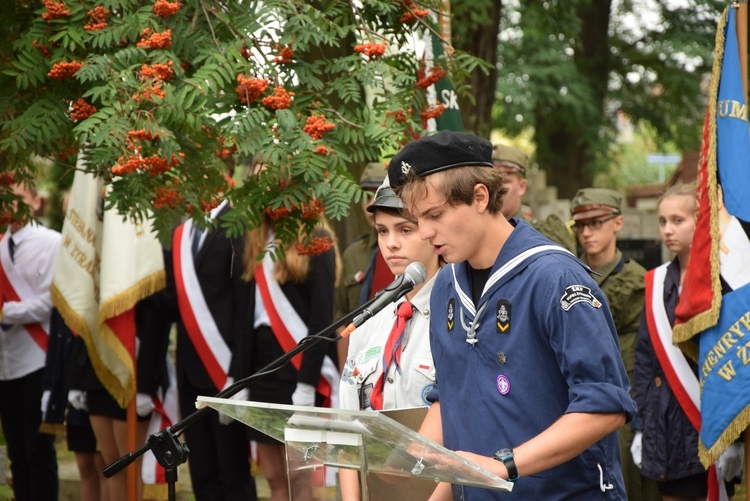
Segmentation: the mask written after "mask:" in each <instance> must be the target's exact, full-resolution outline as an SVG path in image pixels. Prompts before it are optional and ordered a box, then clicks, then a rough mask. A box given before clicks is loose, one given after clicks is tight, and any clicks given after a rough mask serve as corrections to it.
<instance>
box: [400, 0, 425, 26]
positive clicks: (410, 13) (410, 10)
mask: <svg viewBox="0 0 750 501" xmlns="http://www.w3.org/2000/svg"><path fill="white" fill-rule="evenodd" d="M416 7H417V6H416V4H415V3H413V2H412V1H411V0H404V10H405V12H404V13H403V14H402V15H401V18H400V19H399V21H401V22H402V23H409V22H411V21H416V20H417V18H419V19H422V18H424V17H426V16H427V15H429V13H430V11H429V10H427V9H418V8H416Z"/></svg>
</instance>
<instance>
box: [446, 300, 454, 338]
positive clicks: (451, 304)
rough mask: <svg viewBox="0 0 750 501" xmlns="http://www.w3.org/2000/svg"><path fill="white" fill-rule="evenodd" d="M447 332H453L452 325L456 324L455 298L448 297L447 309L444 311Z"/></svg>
mask: <svg viewBox="0 0 750 501" xmlns="http://www.w3.org/2000/svg"><path fill="white" fill-rule="evenodd" d="M446 319H447V325H446V327H447V328H448V332H453V327H454V326H455V325H456V300H455V298H450V299H449V300H448V311H447V313H446Z"/></svg>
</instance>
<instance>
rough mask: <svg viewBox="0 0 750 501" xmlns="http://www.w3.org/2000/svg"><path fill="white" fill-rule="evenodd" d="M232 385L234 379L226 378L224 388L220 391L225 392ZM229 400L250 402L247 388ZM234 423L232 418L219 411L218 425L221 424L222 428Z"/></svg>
mask: <svg viewBox="0 0 750 501" xmlns="http://www.w3.org/2000/svg"><path fill="white" fill-rule="evenodd" d="M233 384H234V378H232V377H228V378H227V382H226V383H225V384H224V388H222V389H221V391H224V390H226V389H227V388H229V387H230V386H232V385H233ZM229 398H230V400H250V392H249V391H248V390H247V388H242V389H241V390H240V391H238V392H237V393H235V394H234V395H232V396H231V397H229ZM233 421H234V418H233V417H230V416H228V415H227V414H224V413H223V412H221V411H219V423H220V424H223V425H224V426H227V425H229V424H231V423H232V422H233Z"/></svg>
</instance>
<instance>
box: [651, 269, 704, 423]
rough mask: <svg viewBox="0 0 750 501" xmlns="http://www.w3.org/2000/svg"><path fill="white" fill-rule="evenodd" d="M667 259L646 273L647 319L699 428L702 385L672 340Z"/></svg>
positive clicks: (680, 396) (683, 404) (678, 395)
mask: <svg viewBox="0 0 750 501" xmlns="http://www.w3.org/2000/svg"><path fill="white" fill-rule="evenodd" d="M668 265H669V263H665V264H663V265H661V266H659V267H658V268H655V269H653V270H651V271H649V272H647V273H646V276H645V282H646V304H645V309H646V321H647V322H648V333H649V337H650V338H651V344H652V345H653V346H654V352H655V353H656V358H657V359H658V360H659V365H661V368H662V370H663V371H664V375H665V376H666V378H667V381H668V382H669V386H670V388H671V389H672V392H673V393H674V395H675V397H676V398H677V401H678V402H679V404H680V407H682V410H683V411H684V412H685V414H686V415H687V417H688V419H690V422H691V423H692V424H693V426H694V427H695V429H696V430H700V428H701V413H700V386H699V383H698V378H697V376H696V375H695V373H694V372H693V370H692V368H691V367H690V365H689V364H688V362H687V360H686V359H685V355H683V353H682V351H680V349H679V348H678V347H677V346H675V345H674V344H673V343H672V325H671V324H670V323H669V317H668V316H667V310H666V308H665V306H664V278H665V277H666V275H667V266H668Z"/></svg>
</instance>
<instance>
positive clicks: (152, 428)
mask: <svg viewBox="0 0 750 501" xmlns="http://www.w3.org/2000/svg"><path fill="white" fill-rule="evenodd" d="M167 373H168V374H169V387H168V388H167V389H166V390H165V389H163V388H162V389H160V390H159V394H158V395H156V396H154V397H153V402H154V412H152V413H151V420H150V421H149V423H148V432H147V435H148V436H151V435H152V434H154V433H157V432H158V431H160V430H163V429H165V428H167V427H168V426H172V425H173V424H175V423H176V422H177V421H178V420H179V416H178V412H177V381H176V377H175V373H174V367H173V366H172V361H171V360H170V359H169V355H167ZM141 478H142V479H143V483H144V484H164V483H166V482H167V479H166V477H165V472H164V467H163V466H161V465H160V464H159V463H158V462H157V461H156V457H155V456H154V454H153V453H151V452H149V453H148V454H146V455H145V456H143V463H142V464H141Z"/></svg>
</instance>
